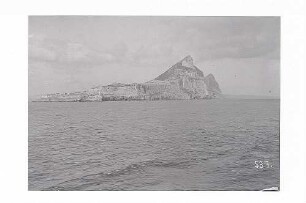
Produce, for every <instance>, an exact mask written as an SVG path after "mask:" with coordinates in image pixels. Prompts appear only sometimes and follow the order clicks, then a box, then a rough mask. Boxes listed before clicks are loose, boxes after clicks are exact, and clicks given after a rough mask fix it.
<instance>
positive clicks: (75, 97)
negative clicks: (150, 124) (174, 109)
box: [40, 56, 221, 101]
mask: <svg viewBox="0 0 306 203" xmlns="http://www.w3.org/2000/svg"><path fill="white" fill-rule="evenodd" d="M219 95H221V89H220V87H219V84H218V83H217V81H216V79H215V77H214V76H213V75H212V74H209V75H207V76H206V77H204V74H203V72H202V71H201V70H200V69H199V68H197V67H196V66H195V65H194V64H193V59H192V57H191V56H186V57H185V58H184V59H182V60H181V61H179V62H178V63H176V64H175V65H173V66H172V67H170V68H169V69H168V70H167V71H166V72H164V73H163V74H161V75H159V76H158V77H157V78H155V79H153V80H151V81H148V82H145V83H133V84H121V83H114V84H111V85H107V86H97V87H94V88H91V89H90V90H88V91H84V92H74V93H64V94H49V95H46V96H43V97H42V98H41V100H40V101H117V100H171V99H206V98H215V97H218V96H219Z"/></svg>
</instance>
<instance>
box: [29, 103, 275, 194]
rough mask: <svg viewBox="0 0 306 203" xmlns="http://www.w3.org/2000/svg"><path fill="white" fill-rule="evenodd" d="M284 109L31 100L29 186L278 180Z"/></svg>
mask: <svg viewBox="0 0 306 203" xmlns="http://www.w3.org/2000/svg"><path fill="white" fill-rule="evenodd" d="M279 110H280V101H279V100H255V99H252V100H251V99H245V100H239V99H215V100H189V101H186V100H184V101H131V102H124V101H123V102H101V103H99V102H84V103H82V102H71V103H70V102H67V103H66V102H60V103H57V102H52V103H39V102H30V103H29V137H28V141H29V142H28V145H29V146H28V189H29V190H262V189H265V188H270V187H279V113H280V112H279ZM255 161H257V164H255ZM260 161H261V162H260ZM259 163H260V164H259ZM261 163H263V164H261Z"/></svg>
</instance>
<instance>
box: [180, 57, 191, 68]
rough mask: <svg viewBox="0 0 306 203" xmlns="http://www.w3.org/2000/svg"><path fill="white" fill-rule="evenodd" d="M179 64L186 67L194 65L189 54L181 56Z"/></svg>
mask: <svg viewBox="0 0 306 203" xmlns="http://www.w3.org/2000/svg"><path fill="white" fill-rule="evenodd" d="M181 64H182V66H185V67H188V68H192V67H194V65H193V59H192V57H191V56H190V55H188V56H186V57H185V58H183V60H181Z"/></svg>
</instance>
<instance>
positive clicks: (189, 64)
mask: <svg viewBox="0 0 306 203" xmlns="http://www.w3.org/2000/svg"><path fill="white" fill-rule="evenodd" d="M187 72H189V73H190V74H191V75H193V76H192V77H204V74H203V72H202V71H201V70H200V69H198V68H197V67H196V66H195V65H193V59H192V57H191V56H190V55H188V56H186V57H185V58H183V59H182V60H180V61H179V62H178V63H176V64H175V65H173V66H172V67H171V68H169V69H168V70H167V71H166V72H164V73H163V74H161V75H160V76H158V77H157V78H155V80H162V81H164V80H167V79H169V78H174V77H177V76H178V75H181V74H187Z"/></svg>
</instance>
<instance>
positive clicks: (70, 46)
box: [29, 35, 124, 67]
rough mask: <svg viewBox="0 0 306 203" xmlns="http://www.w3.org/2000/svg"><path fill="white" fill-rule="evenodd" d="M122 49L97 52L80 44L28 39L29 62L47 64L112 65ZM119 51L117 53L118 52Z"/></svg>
mask: <svg viewBox="0 0 306 203" xmlns="http://www.w3.org/2000/svg"><path fill="white" fill-rule="evenodd" d="M119 49H122V47H119V48H118V47H115V50H108V51H107V50H106V51H97V50H94V49H91V48H89V47H87V46H85V45H83V44H81V43H76V42H68V41H63V40H59V39H52V38H45V37H35V36H33V35H31V37H30V38H29V61H30V62H31V63H32V62H35V61H37V62H48V63H54V64H59V67H60V65H75V66H82V65H86V67H88V66H93V65H101V64H108V63H113V62H115V61H117V60H118V58H119V57H122V55H123V52H124V51H122V50H121V51H120V50H119ZM118 50H119V51H118Z"/></svg>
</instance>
